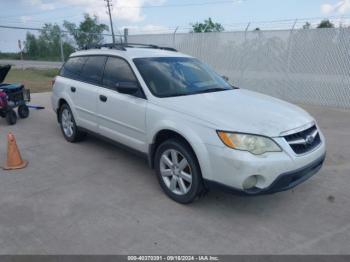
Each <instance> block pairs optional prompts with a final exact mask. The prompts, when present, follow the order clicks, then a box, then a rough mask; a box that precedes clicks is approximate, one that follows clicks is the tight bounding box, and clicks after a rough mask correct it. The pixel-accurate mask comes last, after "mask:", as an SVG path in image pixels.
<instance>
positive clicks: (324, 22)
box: [317, 19, 334, 28]
mask: <svg viewBox="0 0 350 262" xmlns="http://www.w3.org/2000/svg"><path fill="white" fill-rule="evenodd" d="M317 28H334V24H333V23H332V22H331V21H329V20H328V19H325V20H322V21H321V23H320V24H319V25H318V26H317Z"/></svg>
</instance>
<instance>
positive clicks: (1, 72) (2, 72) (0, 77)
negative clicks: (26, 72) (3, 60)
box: [0, 65, 11, 83]
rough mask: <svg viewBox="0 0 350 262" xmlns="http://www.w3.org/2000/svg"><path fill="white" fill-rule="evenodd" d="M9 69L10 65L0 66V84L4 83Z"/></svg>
mask: <svg viewBox="0 0 350 262" xmlns="http://www.w3.org/2000/svg"><path fill="white" fill-rule="evenodd" d="M10 69H11V66H10V65H5V66H2V65H0V83H2V82H4V80H5V78H6V76H7V74H8V72H9V71H10Z"/></svg>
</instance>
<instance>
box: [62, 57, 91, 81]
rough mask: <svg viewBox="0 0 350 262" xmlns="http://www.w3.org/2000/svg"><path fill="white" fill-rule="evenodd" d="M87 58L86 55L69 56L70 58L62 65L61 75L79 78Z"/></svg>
mask: <svg viewBox="0 0 350 262" xmlns="http://www.w3.org/2000/svg"><path fill="white" fill-rule="evenodd" d="M86 59H87V58H86V57H72V58H69V60H68V61H67V62H66V63H65V64H64V66H63V67H62V69H61V72H60V76H63V77H67V78H73V79H78V78H79V76H80V73H81V71H82V69H83V66H84V64H85V61H86Z"/></svg>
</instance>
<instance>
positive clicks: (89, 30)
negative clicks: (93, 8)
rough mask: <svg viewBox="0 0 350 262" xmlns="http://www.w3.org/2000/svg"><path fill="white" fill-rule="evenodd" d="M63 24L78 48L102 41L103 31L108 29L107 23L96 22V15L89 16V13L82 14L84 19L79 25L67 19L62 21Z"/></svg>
mask: <svg viewBox="0 0 350 262" xmlns="http://www.w3.org/2000/svg"><path fill="white" fill-rule="evenodd" d="M63 25H64V27H65V28H66V29H67V30H68V32H69V33H70V34H71V35H72V36H73V38H74V40H75V42H76V44H77V46H78V47H79V48H80V49H82V48H84V47H86V46H91V45H96V44H100V43H102V42H103V35H102V33H103V31H108V30H109V28H108V26H107V25H105V24H100V23H99V22H98V19H97V16H93V17H91V16H89V14H85V15H84V21H83V22H81V23H80V24H79V27H78V26H77V25H76V24H75V23H71V22H68V21H64V23H63Z"/></svg>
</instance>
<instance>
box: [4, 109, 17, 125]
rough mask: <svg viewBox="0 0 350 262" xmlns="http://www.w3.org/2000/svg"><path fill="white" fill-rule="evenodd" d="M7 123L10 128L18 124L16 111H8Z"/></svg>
mask: <svg viewBox="0 0 350 262" xmlns="http://www.w3.org/2000/svg"><path fill="white" fill-rule="evenodd" d="M6 121H7V123H8V124H9V125H10V126H12V125H14V124H16V123H17V114H16V112H15V110H13V109H11V110H9V111H7V113H6Z"/></svg>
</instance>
